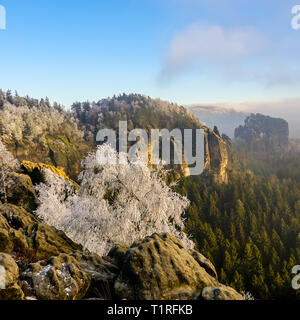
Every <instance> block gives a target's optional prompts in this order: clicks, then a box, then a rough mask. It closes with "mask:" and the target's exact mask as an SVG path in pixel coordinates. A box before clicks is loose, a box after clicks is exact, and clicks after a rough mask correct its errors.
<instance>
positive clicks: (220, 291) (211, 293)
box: [201, 286, 245, 300]
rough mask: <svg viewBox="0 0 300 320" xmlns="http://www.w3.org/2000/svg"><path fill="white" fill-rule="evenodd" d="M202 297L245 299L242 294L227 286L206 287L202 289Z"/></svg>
mask: <svg viewBox="0 0 300 320" xmlns="http://www.w3.org/2000/svg"><path fill="white" fill-rule="evenodd" d="M201 298H202V299H203V300H245V299H244V297H243V296H242V295H241V294H239V293H238V292H236V291H235V290H234V289H233V288H231V287H227V286H220V287H206V288H204V289H203V290H202V293H201Z"/></svg>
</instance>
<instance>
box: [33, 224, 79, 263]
mask: <svg viewBox="0 0 300 320" xmlns="http://www.w3.org/2000/svg"><path fill="white" fill-rule="evenodd" d="M32 243H33V247H34V248H35V250H36V254H37V257H38V258H39V259H49V258H50V257H52V256H57V255H59V254H60V253H73V252H74V251H77V250H82V246H81V245H78V244H76V243H75V242H73V241H72V240H71V239H69V238H68V237H67V236H66V235H65V233H64V232H63V231H60V230H57V229H56V228H54V227H51V226H48V225H46V224H44V223H39V224H38V225H37V226H36V228H35V230H34V232H33V234H32Z"/></svg>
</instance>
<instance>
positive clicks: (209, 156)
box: [203, 127, 231, 182]
mask: <svg viewBox="0 0 300 320" xmlns="http://www.w3.org/2000/svg"><path fill="white" fill-rule="evenodd" d="M203 129H204V133H205V165H204V176H211V177H212V178H213V180H215V181H217V182H228V174H227V169H228V165H229V149H230V148H231V145H230V144H229V143H228V141H226V140H223V139H222V138H221V137H220V134H219V132H218V129H217V128H216V127H215V130H211V129H210V128H208V127H203Z"/></svg>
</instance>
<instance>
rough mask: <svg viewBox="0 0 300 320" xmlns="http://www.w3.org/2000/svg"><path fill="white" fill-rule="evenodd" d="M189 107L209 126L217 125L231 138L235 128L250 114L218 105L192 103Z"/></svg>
mask: <svg viewBox="0 0 300 320" xmlns="http://www.w3.org/2000/svg"><path fill="white" fill-rule="evenodd" d="M187 109H188V110H189V111H190V112H192V113H193V114H194V115H195V116H196V117H197V118H198V119H199V120H200V121H201V122H203V123H205V124H206V125H207V126H208V127H210V128H213V127H214V126H217V127H218V129H219V131H220V132H221V133H225V134H226V135H228V136H229V137H230V138H233V137H234V130H235V128H237V127H239V126H240V125H242V124H243V123H244V120H245V119H246V118H247V117H248V116H249V114H250V113H247V112H243V111H238V110H235V109H233V108H230V109H229V108H224V107H218V106H202V105H190V106H187Z"/></svg>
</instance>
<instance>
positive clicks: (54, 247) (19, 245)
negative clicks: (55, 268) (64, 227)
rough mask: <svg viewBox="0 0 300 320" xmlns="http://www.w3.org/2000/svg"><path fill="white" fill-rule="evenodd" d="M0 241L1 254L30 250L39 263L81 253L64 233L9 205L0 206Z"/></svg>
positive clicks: (78, 246) (76, 245) (77, 246)
mask: <svg viewBox="0 0 300 320" xmlns="http://www.w3.org/2000/svg"><path fill="white" fill-rule="evenodd" d="M0 240H2V241H0V249H1V251H2V252H6V253H11V252H13V251H20V250H21V251H22V250H23V249H27V248H32V249H34V250H35V252H36V256H37V258H38V259H41V260H42V259H49V258H50V257H52V256H56V255H59V254H60V253H73V252H75V251H77V250H82V246H81V245H78V244H76V243H74V242H73V241H72V240H70V239H69V238H68V237H67V236H66V235H65V233H64V232H62V231H60V230H57V229H56V228H54V227H51V226H48V225H46V224H44V223H42V221H41V220H40V219H38V218H37V217H35V216H34V215H33V214H31V213H29V212H27V211H26V210H25V209H23V208H21V207H18V206H15V205H12V204H7V205H4V204H0Z"/></svg>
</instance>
